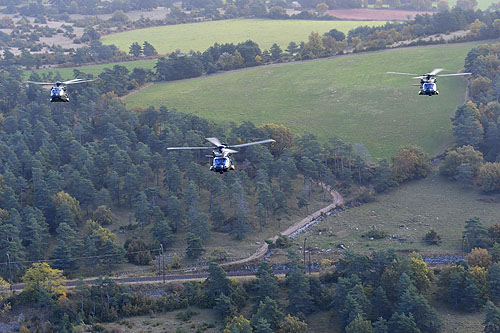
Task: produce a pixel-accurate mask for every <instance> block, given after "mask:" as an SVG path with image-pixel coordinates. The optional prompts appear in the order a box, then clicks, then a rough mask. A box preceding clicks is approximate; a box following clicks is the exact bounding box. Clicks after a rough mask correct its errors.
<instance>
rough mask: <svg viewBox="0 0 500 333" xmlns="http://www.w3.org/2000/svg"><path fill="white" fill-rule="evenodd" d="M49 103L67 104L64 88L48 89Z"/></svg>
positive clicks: (67, 98) (67, 99) (58, 86)
mask: <svg viewBox="0 0 500 333" xmlns="http://www.w3.org/2000/svg"><path fill="white" fill-rule="evenodd" d="M50 101H51V102H69V97H68V94H66V87H65V86H60V85H56V86H54V87H52V88H51V89H50Z"/></svg>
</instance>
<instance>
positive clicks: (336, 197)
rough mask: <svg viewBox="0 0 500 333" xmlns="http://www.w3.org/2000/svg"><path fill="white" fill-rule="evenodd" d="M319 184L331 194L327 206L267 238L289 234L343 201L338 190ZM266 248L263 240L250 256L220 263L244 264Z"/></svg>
mask: <svg viewBox="0 0 500 333" xmlns="http://www.w3.org/2000/svg"><path fill="white" fill-rule="evenodd" d="M320 185H321V186H322V187H324V188H326V189H327V190H328V192H330V194H331V195H332V203H331V204H329V205H328V206H326V207H324V208H321V209H319V210H317V211H315V212H314V213H312V214H310V215H308V216H306V217H305V218H303V219H302V220H300V221H298V222H296V223H295V224H293V225H291V226H290V227H288V228H287V229H286V230H285V231H282V232H280V234H279V235H276V236H274V237H272V238H270V239H269V240H272V241H273V242H275V241H276V240H277V239H278V237H279V236H290V235H291V234H293V233H294V232H295V231H297V230H299V229H300V228H303V227H304V226H306V225H307V224H308V223H309V222H311V221H313V220H315V219H317V218H318V217H320V216H321V215H323V214H326V213H327V212H329V211H331V210H333V209H335V208H336V207H338V206H340V205H342V204H343V203H344V198H343V197H342V195H341V194H340V193H339V192H337V191H335V190H332V189H331V187H330V186H328V185H325V184H323V183H320ZM267 250H268V244H267V243H265V242H264V245H262V246H261V247H259V248H258V249H257V251H255V253H253V254H252V255H251V256H249V257H246V258H244V259H240V260H236V261H231V262H227V263H224V264H221V266H223V267H224V266H233V265H241V264H246V263H249V262H252V261H254V260H257V259H260V258H262V257H263V256H264V255H265V254H266V253H267Z"/></svg>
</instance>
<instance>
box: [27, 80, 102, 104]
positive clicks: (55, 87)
mask: <svg viewBox="0 0 500 333" xmlns="http://www.w3.org/2000/svg"><path fill="white" fill-rule="evenodd" d="M92 81H95V80H83V79H73V80H68V81H63V82H61V81H57V82H36V81H26V83H30V84H38V85H41V86H52V88H50V101H51V102H69V96H68V94H67V92H66V86H67V85H69V84H77V83H85V82H92Z"/></svg>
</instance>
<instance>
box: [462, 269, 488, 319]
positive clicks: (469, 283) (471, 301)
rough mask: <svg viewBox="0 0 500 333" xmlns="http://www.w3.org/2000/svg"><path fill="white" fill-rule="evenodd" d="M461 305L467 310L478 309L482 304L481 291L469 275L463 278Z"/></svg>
mask: <svg viewBox="0 0 500 333" xmlns="http://www.w3.org/2000/svg"><path fill="white" fill-rule="evenodd" d="M463 305H464V309H465V310H467V311H478V310H479V309H480V308H481V306H482V305H483V300H482V299H481V292H480V290H479V288H478V287H477V286H476V283H475V281H474V279H472V278H469V277H467V278H465V289H464V298H463Z"/></svg>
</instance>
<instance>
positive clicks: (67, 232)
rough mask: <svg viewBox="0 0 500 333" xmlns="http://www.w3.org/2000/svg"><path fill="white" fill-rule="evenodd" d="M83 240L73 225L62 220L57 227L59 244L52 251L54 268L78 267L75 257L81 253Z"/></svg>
mask: <svg viewBox="0 0 500 333" xmlns="http://www.w3.org/2000/svg"><path fill="white" fill-rule="evenodd" d="M81 245H82V244H81V242H80V240H79V239H78V237H77V234H76V232H75V231H74V230H73V228H71V226H70V225H69V224H67V223H65V222H62V223H61V224H59V226H58V227H57V246H56V248H55V249H54V251H52V256H51V257H52V258H53V259H55V260H54V264H53V265H52V266H53V267H54V268H58V269H63V270H64V269H76V268H78V266H79V265H78V262H77V261H76V259H74V258H75V257H78V256H79V254H80V248H81Z"/></svg>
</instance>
